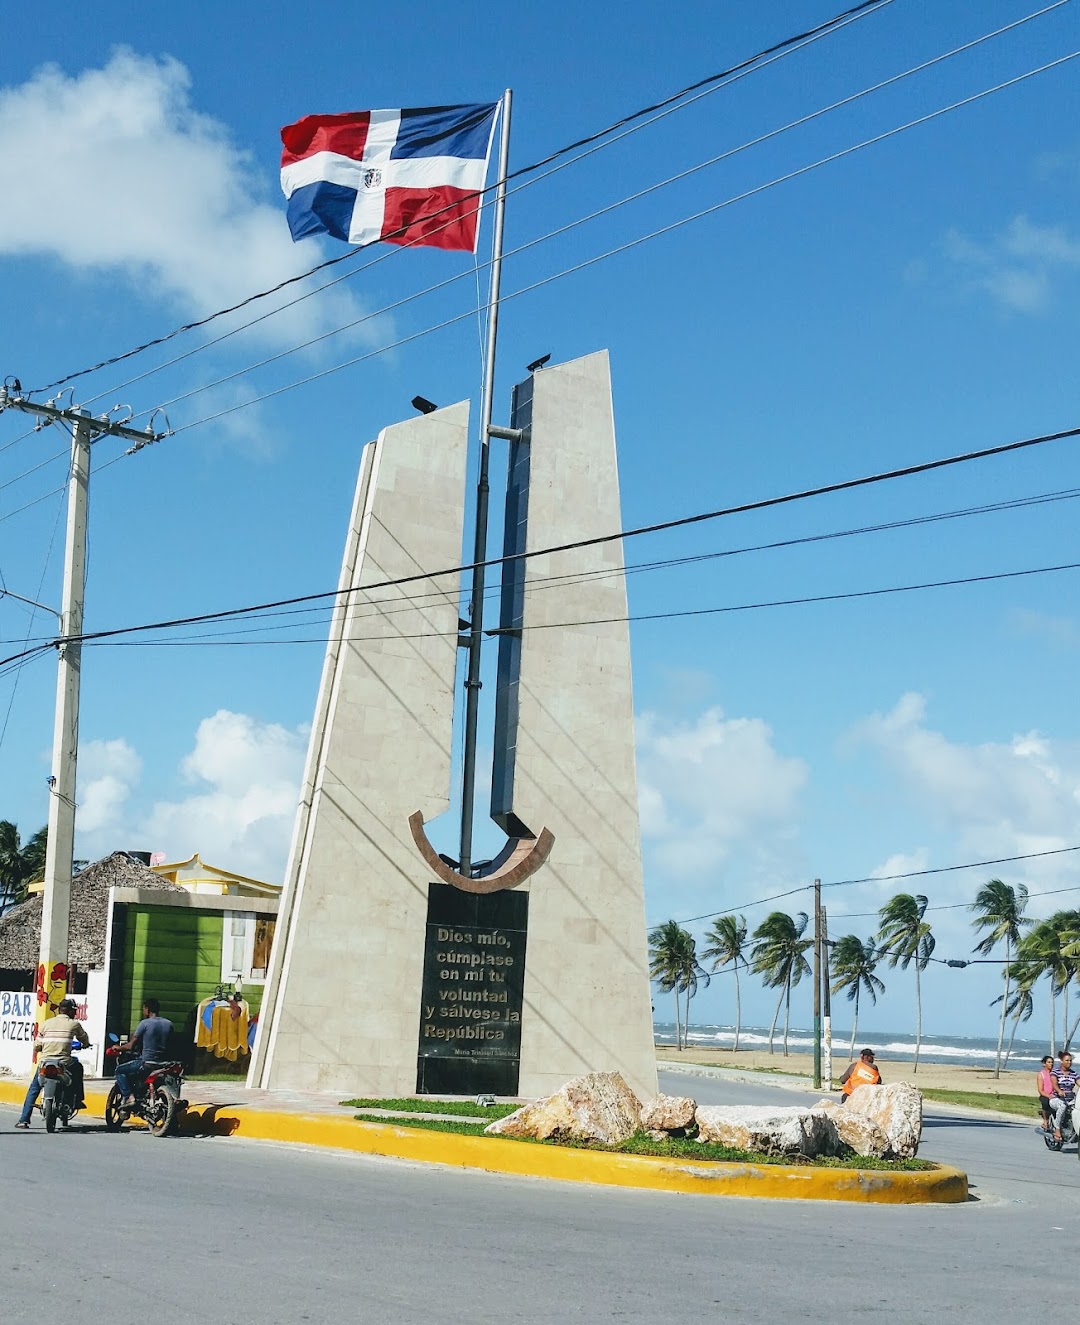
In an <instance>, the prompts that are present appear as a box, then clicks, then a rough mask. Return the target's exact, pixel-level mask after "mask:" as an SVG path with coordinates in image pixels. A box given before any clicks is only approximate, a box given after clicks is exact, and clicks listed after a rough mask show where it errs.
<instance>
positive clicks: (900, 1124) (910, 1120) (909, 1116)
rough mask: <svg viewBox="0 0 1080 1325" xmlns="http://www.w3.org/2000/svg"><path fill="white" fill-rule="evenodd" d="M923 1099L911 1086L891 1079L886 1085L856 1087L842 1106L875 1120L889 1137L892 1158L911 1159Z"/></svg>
mask: <svg viewBox="0 0 1080 1325" xmlns="http://www.w3.org/2000/svg"><path fill="white" fill-rule="evenodd" d="M922 1102H923V1097H922V1094H921V1092H920V1091H917V1090H916V1089H915V1087H914V1086H909V1085H908V1083H907V1082H906V1081H894V1082H893V1083H892V1084H891V1085H888V1086H859V1087H857V1088H856V1089H855V1090H853V1091H852V1092H851V1097H850V1098H849V1100H848V1102H847V1104H845V1105H844V1108H845V1109H850V1110H854V1112H855V1113H857V1114H859V1115H861V1116H862V1117H864V1118H869V1119H870V1120H871V1121H872V1122H875V1123H877V1125H878V1127H880V1128H881V1130H882V1131H883V1132H884V1133H885V1135H886V1136H887V1137H888V1138H889V1151H890V1153H891V1155H892V1156H893V1158H895V1159H914V1157H915V1156H916V1155H917V1154H918V1152H919V1141H920V1140H921V1139H922V1112H923V1110H922Z"/></svg>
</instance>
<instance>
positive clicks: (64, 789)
mask: <svg viewBox="0 0 1080 1325" xmlns="http://www.w3.org/2000/svg"><path fill="white" fill-rule="evenodd" d="M5 409H16V410H20V411H21V412H22V413H24V414H36V415H37V416H38V417H39V418H43V419H45V420H47V421H48V422H49V423H55V422H61V423H63V424H65V425H66V426H68V427H70V428H71V432H72V436H71V470H70V473H69V476H68V508H67V539H66V545H65V549H64V596H63V603H62V606H61V611H60V635H59V638H58V639H57V641H56V649H57V655H58V666H57V677H56V716H55V719H54V724H53V750H52V770H51V774H50V776H49V829H48V834H49V835H48V843H47V845H46V849H45V886H44V893H43V896H42V912H41V947H40V950H39V955H38V973H37V992H38V1004H37V1023H38V1025H40V1024H41V1022H42V1021H44V1020H45V1019H46V1018H47V1017H51V1016H54V1015H55V1013H56V1009H57V1004H58V1003H59V1002H60V1000H61V999H62V998H63V997H64V995H65V994H66V993H67V989H68V922H69V918H70V912H71V862H72V858H73V856H74V854H75V773H76V762H77V759H78V749H79V681H80V671H81V663H82V638H81V637H82V633H83V598H84V591H85V587H86V516H87V497H88V487H89V482H90V446H91V443H92V442H93V441H94V440H95V439H96V438H97V437H100V436H102V435H104V434H106V433H107V434H109V435H111V436H114V437H123V438H125V439H127V440H129V441H134V442H135V443H136V444H137V445H145V444H146V443H147V442H149V441H156V440H157V439H158V434H155V433H154V432H153V431H152V430H151V429H142V428H128V427H127V426H125V425H124V424H123V423H121V422H119V421H114V420H112V419H110V418H109V416H108V415H103V416H99V417H94V416H92V415H91V414H89V413H88V412H87V411H86V410H84V409H81V408H79V407H77V406H72V407H71V408H69V409H59V408H57V407H56V406H55V405H53V404H45V405H38V404H35V403H34V402H32V401H30V400H27V399H26V398H25V397H24V396H23V395H22V394H21V388H20V387H19V385H18V383H16V384H15V386H14V390H12V388H9V387H7V386H4V387H0V412H2V411H3V410H5Z"/></svg>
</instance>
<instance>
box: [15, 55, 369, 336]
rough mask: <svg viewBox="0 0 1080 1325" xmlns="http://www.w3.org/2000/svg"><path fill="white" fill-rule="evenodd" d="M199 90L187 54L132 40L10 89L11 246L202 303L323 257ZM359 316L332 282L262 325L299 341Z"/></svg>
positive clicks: (247, 290)
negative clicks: (151, 51) (14, 168)
mask: <svg viewBox="0 0 1080 1325" xmlns="http://www.w3.org/2000/svg"><path fill="white" fill-rule="evenodd" d="M190 91H191V78H190V75H189V74H188V71H187V70H186V69H185V67H184V66H183V65H182V64H181V63H179V61H177V60H175V59H172V58H169V57H165V58H162V59H153V58H149V57H143V56H140V55H137V54H135V53H134V52H132V51H130V50H126V49H120V50H117V51H115V52H114V53H113V55H112V57H111V58H110V60H109V61H108V63H107V64H106V65H105V66H104V67H103V68H101V69H86V70H83V71H82V72H81V73H78V74H75V75H69V74H67V73H65V72H64V71H63V70H61V69H60V68H58V67H57V66H55V65H47V66H45V67H44V68H41V69H39V70H38V71H37V72H36V73H34V74H33V75H32V76H31V77H30V78H29V79H28V80H27V82H25V83H23V84H22V85H20V86H17V87H7V88H4V89H2V90H0V140H2V141H3V142H4V144H5V149H6V153H7V156H8V158H9V160H12V161H17V162H18V183H17V185H14V184H13V183H12V181H9V185H8V187H6V188H4V189H3V190H0V253H6V254H16V255H18V254H38V255H42V256H50V257H56V258H58V259H60V260H61V261H62V262H64V263H66V264H67V265H68V266H70V267H73V268H78V269H83V270H90V271H94V270H98V271H105V270H108V271H113V272H115V271H122V272H125V273H126V274H127V275H128V277H129V279H130V280H131V281H132V283H133V286H137V287H138V288H139V289H141V290H148V291H149V293H151V294H152V295H155V296H157V297H165V298H168V299H169V300H171V301H172V302H173V303H174V304H175V305H176V306H177V307H178V308H179V309H181V310H183V311H184V312H194V313H206V312H208V311H210V310H212V309H216V308H219V307H221V306H222V305H224V304H231V303H233V302H236V301H237V300H238V299H240V298H243V297H245V296H247V295H249V294H252V293H253V292H255V291H257V290H261V289H265V288H267V287H269V286H271V285H274V284H276V283H277V282H279V281H281V280H283V279H285V278H287V277H290V276H295V275H297V274H298V273H300V272H301V271H303V270H305V269H306V268H307V267H309V266H311V265H313V262H314V261H315V260H317V257H318V249H317V248H316V247H313V246H312V245H311V244H309V243H303V244H300V245H293V243H292V240H291V238H290V236H289V232H288V227H287V225H286V223H285V216H284V205H283V202H282V201H281V200H280V198H279V197H276V196H275V197H273V198H272V200H271V198H270V189H269V188H268V181H267V180H266V179H265V177H263V176H262V175H260V174H259V172H258V171H257V170H256V169H255V166H254V163H253V161H252V160H251V158H250V156H249V154H248V153H246V152H245V151H243V150H242V149H241V148H240V147H238V146H237V145H236V144H235V143H234V142H233V141H232V140H231V139H230V136H229V134H228V132H227V130H226V129H225V128H224V127H223V126H222V125H221V124H219V123H218V122H216V121H215V120H213V119H212V118H210V117H209V116H207V115H203V114H200V113H199V112H198V111H196V110H195V109H194V108H193V107H192V104H191V100H190ZM35 198H36V199H38V200H44V202H40V201H39V203H38V205H32V204H30V203H29V202H28V200H30V199H35ZM62 199H63V200H62ZM298 291H299V287H297V286H293V287H291V289H290V291H288V292H287V293H286V295H285V296H283V297H284V298H291V297H293V296H295V294H296V293H298ZM268 306H269V304H268V302H263V303H261V304H259V305H258V306H257V311H260V312H265V311H266V309H267V307H268ZM350 314H351V315H352V316H353V317H355V316H356V315H357V306H356V305H355V303H353V301H352V300H351V299H350V297H349V296H348V295H347V294H344V293H343V292H341V291H340V290H336V291H329V292H327V293H326V294H323V295H320V297H319V298H318V299H313V300H308V301H306V302H305V303H303V304H300V305H299V306H298V307H297V308H295V309H292V310H290V311H289V312H288V313H286V314H282V315H280V316H278V317H275V318H272V319H270V320H269V321H268V322H266V323H264V324H262V328H261V329H260V333H259V334H262V335H264V336H271V337H281V338H283V339H287V340H290V341H294V340H298V339H301V338H303V337H304V336H306V335H310V334H315V333H317V332H319V331H322V330H325V329H326V327H327V326H328V325H329V324H331V323H337V322H338V321H344V320H347V318H348V316H349V315H350ZM223 325H224V324H223Z"/></svg>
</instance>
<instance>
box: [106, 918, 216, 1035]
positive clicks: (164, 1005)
mask: <svg viewBox="0 0 1080 1325" xmlns="http://www.w3.org/2000/svg"><path fill="white" fill-rule="evenodd" d="M127 913H128V914H127V928H126V932H125V935H124V982H123V990H124V995H125V997H124V1003H123V1005H122V1006H123V1010H124V1011H125V1012H126V1013H127V1016H128V1025H127V1026H126V1027H125V1028H124V1029H125V1030H127V1031H128V1033H129V1034H130V1032H131V1031H132V1030H134V1028H135V1027H136V1026H137V1025H138V1023H139V1019H140V1017H141V1016H142V1002H143V999H144V998H157V999H159V1000H160V1002H161V1011H162V1015H163V1016H166V1017H168V1018H169V1020H170V1021H171V1022H172V1023H173V1025H174V1026H175V1027H176V1028H177V1030H180V1029H181V1028H182V1027H183V1026H184V1023H185V1020H186V1018H187V1017H188V1014H189V1013H190V1012H191V1010H192V1009H193V1008H194V1007H195V1005H196V1004H197V1003H198V1002H199V1001H200V999H203V998H207V997H208V996H209V995H210V994H212V993H213V992H214V990H215V988H216V987H217V986H218V985H219V984H220V983H221V943H222V935H223V927H224V917H223V916H222V915H221V914H220V913H214V912H208V911H194V910H188V908H186V907H174V906H129V907H128V908H127Z"/></svg>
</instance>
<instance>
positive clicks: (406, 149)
mask: <svg viewBox="0 0 1080 1325" xmlns="http://www.w3.org/2000/svg"><path fill="white" fill-rule="evenodd" d="M498 109H499V104H498V102H496V103H494V104H492V105H483V106H480V105H469V106H426V107H420V108H419V109H414V110H362V111H354V112H351V113H348V114H344V115H306V116H305V117H304V118H303V119H302V120H297V122H296V123H295V124H287V125H286V126H285V128H284V129H282V131H281V141H282V143H283V144H284V150H283V151H282V154H281V187H282V189H283V190H284V193H285V196H286V198H288V200H289V204H288V220H289V229H290V231H291V232H292V237H293V239H294V240H296V239H303V238H305V237H306V236H307V235H319V234H327V235H333V236H334V237H335V238H336V239H344V240H347V241H348V242H349V243H350V244H374V243H376V242H378V241H379V240H382V241H384V242H386V243H389V244H408V245H412V244H423V245H427V246H430V247H433V248H446V249H464V250H467V251H468V252H470V253H475V252H476V241H477V221H478V217H479V210H480V199H479V196H478V195H479V194H480V193H481V192H482V191H483V189H484V186H485V183H486V180H487V166H488V157H489V155H490V153H491V142H492V139H493V137H494V134H495V117H496V112H497V111H498Z"/></svg>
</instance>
